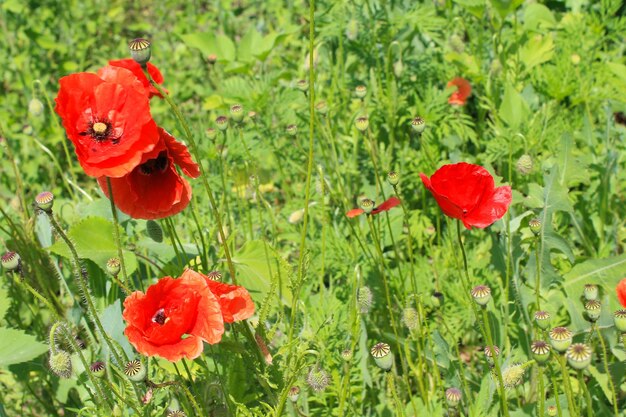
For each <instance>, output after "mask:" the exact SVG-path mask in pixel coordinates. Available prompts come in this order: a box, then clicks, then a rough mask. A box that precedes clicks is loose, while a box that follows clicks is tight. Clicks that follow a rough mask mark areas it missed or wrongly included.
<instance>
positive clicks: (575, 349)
mask: <svg viewBox="0 0 626 417" xmlns="http://www.w3.org/2000/svg"><path fill="white" fill-rule="evenodd" d="M591 354H592V352H591V348H590V347H589V346H587V345H586V344H584V343H574V344H573V345H571V346H570V347H568V348H567V352H566V353H565V357H566V358H567V363H568V364H569V366H571V367H572V368H574V369H577V370H579V371H580V370H583V369H585V368H586V367H588V366H589V364H590V363H591Z"/></svg>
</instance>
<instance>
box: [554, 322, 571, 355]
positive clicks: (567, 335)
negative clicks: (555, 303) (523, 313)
mask: <svg viewBox="0 0 626 417" xmlns="http://www.w3.org/2000/svg"><path fill="white" fill-rule="evenodd" d="M549 335H550V344H551V345H552V348H553V349H554V350H556V351H557V352H559V353H563V352H565V351H566V350H567V348H568V347H570V345H571V344H572V332H571V331H570V330H569V329H568V328H567V327H555V328H554V329H552V330H550V333H549Z"/></svg>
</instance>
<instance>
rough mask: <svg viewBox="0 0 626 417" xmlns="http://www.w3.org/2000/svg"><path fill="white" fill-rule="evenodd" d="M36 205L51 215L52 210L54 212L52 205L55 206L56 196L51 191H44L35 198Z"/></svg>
mask: <svg viewBox="0 0 626 417" xmlns="http://www.w3.org/2000/svg"><path fill="white" fill-rule="evenodd" d="M35 204H37V207H39V208H40V209H41V210H43V211H45V212H46V213H50V210H52V205H53V204H54V194H52V193H51V192H50V191H43V192H41V193H39V194H37V197H35Z"/></svg>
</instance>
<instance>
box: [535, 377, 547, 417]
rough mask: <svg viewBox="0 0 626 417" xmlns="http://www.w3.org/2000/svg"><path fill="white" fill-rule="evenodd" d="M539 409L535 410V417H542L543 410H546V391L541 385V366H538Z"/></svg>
mask: <svg viewBox="0 0 626 417" xmlns="http://www.w3.org/2000/svg"><path fill="white" fill-rule="evenodd" d="M538 378H539V393H538V396H539V409H538V410H537V415H538V416H539V417H544V413H545V411H546V410H545V409H546V404H545V402H546V391H545V387H544V385H543V366H542V365H539V375H538Z"/></svg>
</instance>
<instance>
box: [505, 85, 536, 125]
mask: <svg viewBox="0 0 626 417" xmlns="http://www.w3.org/2000/svg"><path fill="white" fill-rule="evenodd" d="M498 114H499V115H500V118H501V119H502V120H504V121H505V122H506V124H507V125H509V127H511V128H512V129H514V130H517V129H519V127H520V125H521V124H522V122H523V121H525V120H528V116H529V115H530V108H529V107H528V103H526V100H524V97H522V95H521V94H520V93H518V92H517V91H516V90H515V88H514V87H513V86H512V85H510V84H509V85H507V86H506V87H505V88H504V97H503V98H502V104H501V105H500V110H499V112H498Z"/></svg>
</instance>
